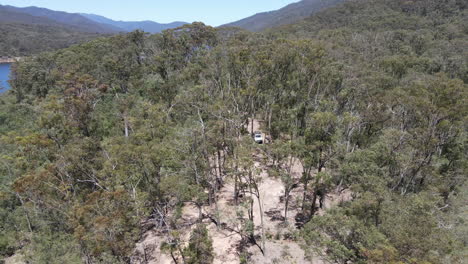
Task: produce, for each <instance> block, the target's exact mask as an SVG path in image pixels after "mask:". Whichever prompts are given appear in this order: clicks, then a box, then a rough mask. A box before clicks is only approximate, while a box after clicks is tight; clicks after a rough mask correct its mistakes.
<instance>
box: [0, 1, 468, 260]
mask: <svg viewBox="0 0 468 264" xmlns="http://www.w3.org/2000/svg"><path fill="white" fill-rule="evenodd" d="M465 14H466V6H465V5H463V4H461V2H460V1H455V0H454V1H435V0H434V1H422V0H421V1H390V0H366V1H346V3H345V4H344V5H342V6H339V7H336V8H332V9H327V10H325V11H324V12H322V13H320V14H317V15H316V16H313V17H311V18H309V19H307V20H305V21H302V22H300V23H298V24H294V25H290V26H287V27H283V28H280V29H276V30H275V31H274V32H265V33H263V34H253V33H247V32H242V31H229V32H227V30H226V29H220V30H217V29H214V28H211V27H207V26H205V25H203V24H201V23H194V24H192V25H186V26H184V27H181V28H178V29H173V30H168V31H165V32H163V33H162V34H157V35H151V36H149V35H146V34H144V33H143V32H139V31H136V32H133V33H129V34H126V35H119V36H114V37H110V38H103V39H97V40H94V41H92V42H89V43H86V44H82V45H78V46H73V47H71V48H68V49H64V50H60V51H57V52H54V53H43V54H40V55H38V56H36V57H32V58H28V59H26V60H24V61H21V62H19V63H18V64H16V65H15V66H14V68H13V79H12V81H11V84H12V90H11V91H10V92H8V93H7V94H5V95H2V99H0V100H1V101H0V110H1V111H0V133H1V139H0V143H1V146H2V147H1V148H0V157H1V161H0V183H1V189H0V194H1V196H0V203H1V210H0V219H1V223H0V224H1V225H0V235H1V236H0V253H1V254H2V256H9V255H11V254H13V253H14V252H17V251H18V250H19V249H20V248H22V249H24V250H26V251H28V250H29V251H28V252H33V253H34V252H38V251H42V250H43V248H42V247H41V243H42V242H41V241H42V240H43V244H44V245H47V246H48V247H50V248H51V250H50V252H43V253H42V254H36V255H34V254H32V253H31V255H28V257H29V258H31V261H32V262H34V261H37V262H41V261H45V262H47V261H49V260H51V259H52V258H53V257H54V256H58V257H59V258H58V261H62V262H74V261H75V260H76V259H77V258H80V259H81V260H83V259H84V260H86V261H88V262H93V263H119V262H122V263H124V262H128V261H129V260H130V258H131V256H132V254H133V252H134V245H135V242H136V241H138V240H139V239H140V236H141V234H140V230H141V229H140V228H141V223H142V222H151V223H154V225H155V227H154V228H155V229H158V230H162V231H164V232H165V233H166V234H167V236H168V241H167V242H166V243H165V244H164V246H163V247H162V248H163V249H164V250H165V252H167V253H168V254H171V256H172V257H173V258H174V259H178V260H180V258H182V257H184V258H186V261H187V263H211V262H212V261H213V257H214V254H213V252H212V251H213V245H212V241H211V239H210V238H209V235H208V231H207V229H206V227H205V226H204V225H202V224H201V222H202V221H203V220H204V218H206V217H210V220H211V221H214V222H217V221H219V219H217V217H218V216H207V215H206V212H204V210H203V207H204V206H213V207H215V205H216V203H215V202H216V199H218V197H219V196H218V194H219V193H218V192H219V191H220V189H221V188H222V187H223V186H224V184H225V183H226V181H232V182H233V184H234V185H235V186H234V189H235V190H234V193H233V197H234V201H233V202H234V203H236V204H237V205H239V207H241V206H242V210H241V209H240V208H239V214H238V219H236V221H239V225H238V226H239V230H237V231H238V232H239V235H240V236H241V238H242V241H241V245H240V247H241V250H240V252H239V253H240V255H241V258H240V260H241V262H245V263H246V262H248V261H249V260H248V256H247V250H246V246H248V245H249V243H251V242H252V241H255V239H256V235H257V234H256V232H258V230H256V228H255V225H254V224H253V222H254V215H253V204H254V203H253V201H254V199H253V198H255V196H256V195H258V196H259V191H258V185H259V179H258V177H257V171H255V166H254V159H253V157H252V155H253V154H254V155H257V156H259V157H260V156H262V157H264V158H265V161H270V162H272V163H273V164H266V165H271V169H270V171H271V172H272V174H275V175H276V176H278V177H279V178H280V179H281V180H282V182H283V184H284V186H285V190H286V193H285V196H286V197H287V198H288V199H289V195H288V194H291V193H294V195H296V196H297V194H296V192H291V190H292V189H293V188H297V187H300V188H301V191H302V193H301V194H300V196H301V197H292V198H294V201H301V200H302V202H301V204H300V205H301V208H300V215H302V219H301V221H302V222H300V223H298V224H299V225H300V226H302V225H303V227H304V228H303V229H302V230H301V233H300V234H301V235H300V236H299V238H298V239H301V240H302V242H304V245H306V246H304V248H305V249H306V250H307V251H308V252H316V253H319V254H322V253H323V254H325V258H326V259H328V260H330V261H332V262H336V263H347V262H353V263H444V262H445V263H450V261H452V262H453V263H457V262H461V261H462V260H463V255H464V254H466V252H465V251H466V250H465V248H466V247H465V245H466V238H465V237H466V228H465V226H466V213H465V211H466V210H465V209H466V208H465V207H466V205H465V203H464V201H465V200H466V175H467V168H468V166H467V161H466V142H467V140H466V136H467V134H466V120H467V119H466V117H467V113H468V112H467V111H468V109H467V108H466V98H467V91H468V89H467V83H466V82H467V79H466V70H467V68H466V63H465V57H464V56H465V55H466V48H465V46H464V45H463V43H464V42H465V40H466V35H467V34H466V33H467V31H466V27H465V26H464V24H463V23H462V22H463V16H464V15H465ZM252 119H257V120H262V122H261V129H262V130H263V131H264V132H266V133H267V134H268V135H271V140H272V144H268V145H265V146H262V147H258V146H256V145H254V143H253V142H252V139H251V138H250V137H249V136H247V134H248V133H249V132H251V131H247V130H248V129H246V127H247V126H246V125H247V124H248V123H249V120H252ZM257 147H258V148H257ZM259 153H262V154H261V155H260V154H259ZM297 162H300V163H301V164H302V165H303V167H304V173H303V175H302V177H301V178H300V179H297V178H295V177H293V176H292V174H291V167H292V165H293V164H295V163H297ZM335 190H339V191H346V192H347V193H350V194H351V195H350V196H351V197H349V199H346V201H345V202H343V203H340V204H339V205H336V208H335V209H333V210H324V211H322V213H321V214H320V215H318V214H317V212H318V208H319V207H322V209H324V208H323V207H324V206H323V205H324V202H325V199H326V198H327V197H328V196H327V195H328V194H330V192H334V191H335ZM246 194H249V195H246ZM251 195H253V196H251ZM286 200H287V199H286ZM187 205H194V206H196V208H197V209H198V213H199V215H198V219H197V221H196V223H197V226H196V228H195V229H194V230H193V232H192V236H191V239H190V241H189V245H188V246H187V247H185V246H184V241H183V239H182V235H181V234H180V233H179V232H177V231H176V230H178V228H180V226H181V224H182V223H183V219H181V218H182V215H183V207H184V206H187ZM241 211H243V212H241ZM284 215H285V216H287V208H286V210H285V213H284ZM146 220H148V221H146ZM45 227H53V228H52V230H50V229H48V228H45ZM52 231H53V232H52ZM51 234H57V235H51ZM53 237H55V238H57V239H58V241H60V243H59V244H54V243H55V242H53V241H54V238H53ZM41 239H42V240H41ZM61 242H63V243H61ZM259 247H260V246H259ZM62 258H63V259H62ZM33 260H34V261H33ZM51 261H52V260H51ZM203 261H205V262H203Z"/></svg>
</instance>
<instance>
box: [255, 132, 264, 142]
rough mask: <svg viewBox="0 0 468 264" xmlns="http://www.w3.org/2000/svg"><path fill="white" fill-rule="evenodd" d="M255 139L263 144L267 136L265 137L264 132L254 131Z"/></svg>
mask: <svg viewBox="0 0 468 264" xmlns="http://www.w3.org/2000/svg"><path fill="white" fill-rule="evenodd" d="M254 140H255V142H256V143H258V144H263V142H265V138H264V137H263V134H262V133H261V132H255V133H254Z"/></svg>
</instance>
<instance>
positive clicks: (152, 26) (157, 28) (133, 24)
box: [81, 14, 187, 33]
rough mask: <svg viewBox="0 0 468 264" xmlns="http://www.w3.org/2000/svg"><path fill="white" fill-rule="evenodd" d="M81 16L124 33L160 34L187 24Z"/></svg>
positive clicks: (92, 15) (90, 15)
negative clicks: (143, 32)
mask: <svg viewBox="0 0 468 264" xmlns="http://www.w3.org/2000/svg"><path fill="white" fill-rule="evenodd" d="M81 15H82V16H84V17H86V18H88V19H90V20H93V21H95V22H98V23H101V24H105V25H109V26H112V27H115V28H119V29H121V30H124V31H126V32H130V31H134V30H137V29H140V30H143V31H145V32H149V33H160V32H161V31H163V30H166V29H171V28H176V27H180V26H183V25H185V24H187V22H179V21H177V22H172V23H168V24H161V23H157V22H154V21H148V20H147V21H115V20H112V19H109V18H106V17H103V16H99V15H94V14H81Z"/></svg>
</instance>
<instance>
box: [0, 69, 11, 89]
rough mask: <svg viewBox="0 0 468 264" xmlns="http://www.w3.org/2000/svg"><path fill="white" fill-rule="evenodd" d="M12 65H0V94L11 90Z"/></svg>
mask: <svg viewBox="0 0 468 264" xmlns="http://www.w3.org/2000/svg"><path fill="white" fill-rule="evenodd" d="M10 67H11V64H10V63H0V94H1V93H4V92H6V91H7V90H8V89H10V85H9V84H8V82H7V81H8V79H9V78H10Z"/></svg>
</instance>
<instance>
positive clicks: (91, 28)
mask: <svg viewBox="0 0 468 264" xmlns="http://www.w3.org/2000/svg"><path fill="white" fill-rule="evenodd" d="M0 10H3V11H9V12H16V13H23V14H28V15H31V16H34V17H40V18H47V19H49V20H52V21H55V22H58V23H61V24H63V25H67V26H72V27H74V29H75V30H79V31H83V32H91V33H117V32H119V31H121V30H120V29H119V28H118V27H114V26H111V25H107V24H101V23H98V22H96V21H93V20H91V19H88V18H86V17H84V16H82V15H80V14H73V13H67V12H62V11H53V10H50V9H46V8H39V7H24V8H19V7H14V6H1V5H0ZM17 20H18V19H17ZM19 22H21V21H19ZM25 23H26V24H36V22H35V21H29V20H27V21H25Z"/></svg>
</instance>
